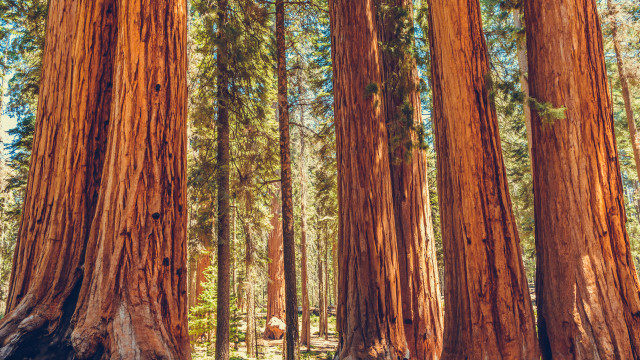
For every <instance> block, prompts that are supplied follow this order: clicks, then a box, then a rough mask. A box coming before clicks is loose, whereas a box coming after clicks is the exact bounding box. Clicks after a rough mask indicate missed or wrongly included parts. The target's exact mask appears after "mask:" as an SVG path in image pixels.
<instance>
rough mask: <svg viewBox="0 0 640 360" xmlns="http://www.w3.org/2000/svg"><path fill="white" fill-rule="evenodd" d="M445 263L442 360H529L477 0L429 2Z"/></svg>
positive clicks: (530, 323) (524, 304)
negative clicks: (500, 358)
mask: <svg viewBox="0 0 640 360" xmlns="http://www.w3.org/2000/svg"><path fill="white" fill-rule="evenodd" d="M429 11H430V14H429V20H430V28H429V29H430V44H431V58H432V81H433V94H434V96H433V101H434V112H435V113H434V127H435V135H436V149H437V155H438V192H439V199H440V217H441V224H442V239H443V246H444V252H445V254H444V257H445V272H446V276H445V282H446V286H445V303H446V311H445V335H444V350H443V356H442V358H443V359H461V358H469V359H484V358H496V357H499V356H501V357H502V358H505V359H536V358H538V357H539V355H538V346H537V341H536V333H535V322H534V318H533V309H532V304H531V299H530V298H529V293H528V287H527V281H526V277H525V272H524V267H523V264H522V258H521V250H520V246H519V241H518V232H517V229H516V223H515V219H514V216H513V213H512V210H511V200H510V196H509V190H508V187H507V177H506V173H505V168H504V164H503V159H502V150H501V145H500V137H499V134H498V121H497V117H496V112H495V107H494V105H493V103H492V100H491V98H490V95H489V92H490V89H489V87H488V82H489V79H488V77H489V76H490V74H489V64H488V55H487V48H486V44H485V39H484V35H483V31H482V22H481V16H480V4H479V1H478V0H454V1H447V2H444V1H429Z"/></svg>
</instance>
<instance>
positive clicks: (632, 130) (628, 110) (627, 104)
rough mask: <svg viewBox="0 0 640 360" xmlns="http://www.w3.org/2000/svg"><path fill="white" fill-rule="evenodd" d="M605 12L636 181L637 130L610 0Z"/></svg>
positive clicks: (639, 162)
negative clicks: (616, 67) (627, 127)
mask: <svg viewBox="0 0 640 360" xmlns="http://www.w3.org/2000/svg"><path fill="white" fill-rule="evenodd" d="M607 10H609V12H610V13H611V14H610V15H611V37H612V38H613V50H614V51H615V53H616V63H617V65H618V76H619V78H620V89H621V91H622V100H623V102H624V110H625V114H626V115H627V124H628V126H629V135H630V137H631V147H632V148H633V158H634V160H635V163H636V171H637V173H638V179H640V137H638V129H637V127H636V121H635V118H634V115H633V104H632V103H631V93H630V92H629V80H628V79H627V73H626V68H625V63H624V60H623V58H622V44H621V42H620V36H619V35H618V22H617V19H616V15H617V13H618V9H617V8H615V5H613V3H612V1H611V0H607Z"/></svg>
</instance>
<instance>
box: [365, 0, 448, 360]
mask: <svg viewBox="0 0 640 360" xmlns="http://www.w3.org/2000/svg"><path fill="white" fill-rule="evenodd" d="M383 3H384V2H383ZM384 5H386V6H379V7H378V14H379V16H380V21H379V23H378V26H379V27H380V31H379V34H378V36H380V38H381V39H380V40H381V44H382V45H383V49H384V50H383V51H382V53H381V54H382V66H383V82H384V90H383V94H384V101H385V111H386V121H387V131H388V134H389V151H390V164H391V186H392V191H393V211H394V215H395V227H396V237H397V241H398V265H399V266H400V287H401V289H402V315H403V317H404V318H403V323H404V327H405V333H406V338H407V344H408V345H409V350H410V351H411V356H412V358H416V359H425V360H427V359H437V358H438V357H439V356H440V352H441V351H442V330H443V329H442V322H443V319H442V305H441V304H440V281H439V277H438V269H437V259H436V250H435V238H434V235H433V225H432V220H431V208H430V206H429V204H430V200H429V187H428V184H427V161H426V154H425V151H424V149H422V148H421V145H422V139H421V138H420V137H421V136H422V135H423V134H422V133H423V132H422V131H421V130H422V104H421V102H420V92H419V91H418V85H419V79H418V69H417V66H416V59H415V58H414V57H413V56H412V54H413V52H412V48H413V47H414V46H415V44H414V41H413V31H414V29H413V3H412V1H411V0H393V1H387V2H386V3H384Z"/></svg>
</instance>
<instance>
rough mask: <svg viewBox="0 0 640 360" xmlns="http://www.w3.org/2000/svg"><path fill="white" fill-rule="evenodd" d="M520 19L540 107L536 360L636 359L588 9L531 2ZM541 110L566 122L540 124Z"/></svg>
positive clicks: (635, 291) (536, 135) (635, 317)
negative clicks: (538, 359)
mask: <svg viewBox="0 0 640 360" xmlns="http://www.w3.org/2000/svg"><path fill="white" fill-rule="evenodd" d="M525 15H526V16H525V20H526V31H527V45H528V46H527V47H528V57H529V66H530V69H531V71H530V75H529V82H530V85H531V88H530V89H531V96H532V98H534V99H536V102H537V103H538V104H541V105H540V109H534V114H533V122H532V124H533V128H532V129H533V174H534V190H535V191H534V193H535V214H536V215H535V217H536V249H537V252H538V265H537V274H536V275H537V302H538V329H539V334H540V344H541V348H542V352H543V356H544V358H545V359H551V358H554V359H564V358H579V359H640V336H638V334H640V282H639V281H638V276H637V273H636V270H635V267H634V264H633V259H632V256H631V249H630V245H629V236H628V234H627V231H626V214H625V206H624V194H623V188H622V180H621V176H620V163H619V159H618V152H617V148H616V139H615V134H614V129H615V128H614V121H613V111H612V104H611V99H610V97H609V86H608V82H607V72H606V68H605V58H604V49H603V39H602V32H601V28H600V20H599V17H598V14H597V5H596V1H595V0H588V1H577V0H556V1H553V2H549V1H542V0H530V1H527V2H525ZM567 49H571V51H567ZM549 107H554V108H556V109H559V108H565V109H566V110H565V111H564V116H555V117H552V116H551V115H545V114H544V112H543V111H542V110H546V109H545V108H549ZM556 112H558V111H556ZM547 113H548V112H547Z"/></svg>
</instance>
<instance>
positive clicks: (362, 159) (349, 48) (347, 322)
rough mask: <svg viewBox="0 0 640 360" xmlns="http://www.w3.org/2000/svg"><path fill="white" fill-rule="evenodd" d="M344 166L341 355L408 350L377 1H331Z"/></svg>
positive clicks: (377, 355) (391, 354)
mask: <svg viewBox="0 0 640 360" xmlns="http://www.w3.org/2000/svg"><path fill="white" fill-rule="evenodd" d="M329 13H330V17H331V43H332V58H333V71H334V77H333V81H334V97H335V102H334V106H335V109H334V110H335V121H336V140H337V163H338V199H339V204H340V210H339V219H340V221H339V222H340V225H339V245H338V248H339V250H338V252H339V253H338V258H339V271H340V274H339V280H338V281H339V284H340V285H339V287H338V288H339V292H340V293H339V295H338V319H337V323H338V332H339V337H340V344H339V348H338V354H337V356H338V358H340V359H351V358H353V359H362V358H366V359H397V358H405V357H406V356H407V355H408V348H407V344H406V340H405V334H404V326H403V325H402V320H401V319H403V317H402V308H401V306H402V305H401V290H400V282H399V279H398V277H399V271H398V252H397V243H396V229H395V226H394V213H393V198H392V187H391V175H390V165H389V148H388V138H387V128H386V124H385V107H384V103H383V102H382V101H383V97H382V96H381V95H380V87H381V86H382V80H383V78H382V66H381V64H380V48H379V43H378V27H377V19H376V8H375V4H374V1H373V0H363V1H349V0H332V1H330V2H329Z"/></svg>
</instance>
